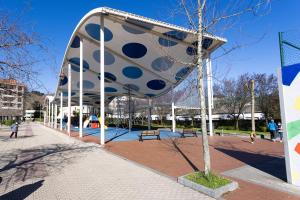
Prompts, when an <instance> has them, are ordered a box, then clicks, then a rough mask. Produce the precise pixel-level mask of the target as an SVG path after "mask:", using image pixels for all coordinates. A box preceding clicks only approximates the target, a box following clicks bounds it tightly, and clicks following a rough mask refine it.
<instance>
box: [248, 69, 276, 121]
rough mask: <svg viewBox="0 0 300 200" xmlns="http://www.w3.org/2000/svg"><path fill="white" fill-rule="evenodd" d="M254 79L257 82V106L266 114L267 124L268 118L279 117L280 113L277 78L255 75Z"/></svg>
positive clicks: (271, 75) (272, 75)
mask: <svg viewBox="0 0 300 200" xmlns="http://www.w3.org/2000/svg"><path fill="white" fill-rule="evenodd" d="M253 79H254V80H255V82H256V87H255V96H256V104H257V107H258V108H259V109H260V110H261V112H262V113H263V114H264V116H265V120H266V124H267V123H268V118H277V117H279V112H280V111H279V96H278V85H277V78H276V76H274V74H270V75H267V74H254V75H253Z"/></svg>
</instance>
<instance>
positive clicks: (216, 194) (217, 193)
mask: <svg viewBox="0 0 300 200" xmlns="http://www.w3.org/2000/svg"><path fill="white" fill-rule="evenodd" d="M185 176H186V175H185ZM185 176H180V177H178V183H180V184H182V185H184V186H186V187H189V188H192V189H193V190H196V191H199V192H201V193H204V194H206V195H208V196H210V197H213V198H215V199H219V198H220V197H221V196H222V195H223V194H225V193H227V192H231V191H234V190H235V189H237V188H238V187H239V184H238V183H237V182H235V181H231V183H229V184H227V185H224V186H222V187H219V188H216V189H211V188H208V187H205V186H203V185H200V184H197V183H195V182H192V181H190V180H188V179H186V178H185Z"/></svg>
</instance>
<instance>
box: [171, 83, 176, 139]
mask: <svg viewBox="0 0 300 200" xmlns="http://www.w3.org/2000/svg"><path fill="white" fill-rule="evenodd" d="M172 131H173V133H175V131H176V116H175V105H174V88H173V87H172Z"/></svg>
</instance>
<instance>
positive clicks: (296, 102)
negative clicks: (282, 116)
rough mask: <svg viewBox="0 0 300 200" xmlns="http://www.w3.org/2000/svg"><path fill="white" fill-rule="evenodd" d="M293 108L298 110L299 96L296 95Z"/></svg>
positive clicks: (299, 108) (299, 105)
mask: <svg viewBox="0 0 300 200" xmlns="http://www.w3.org/2000/svg"><path fill="white" fill-rule="evenodd" d="M294 108H295V109H296V110H300V97H297V98H296V99H295V104H294Z"/></svg>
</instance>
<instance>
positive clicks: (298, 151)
mask: <svg viewBox="0 0 300 200" xmlns="http://www.w3.org/2000/svg"><path fill="white" fill-rule="evenodd" d="M295 151H296V152H297V153H298V154H299V155H300V143H298V144H297V145H296V147H295Z"/></svg>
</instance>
